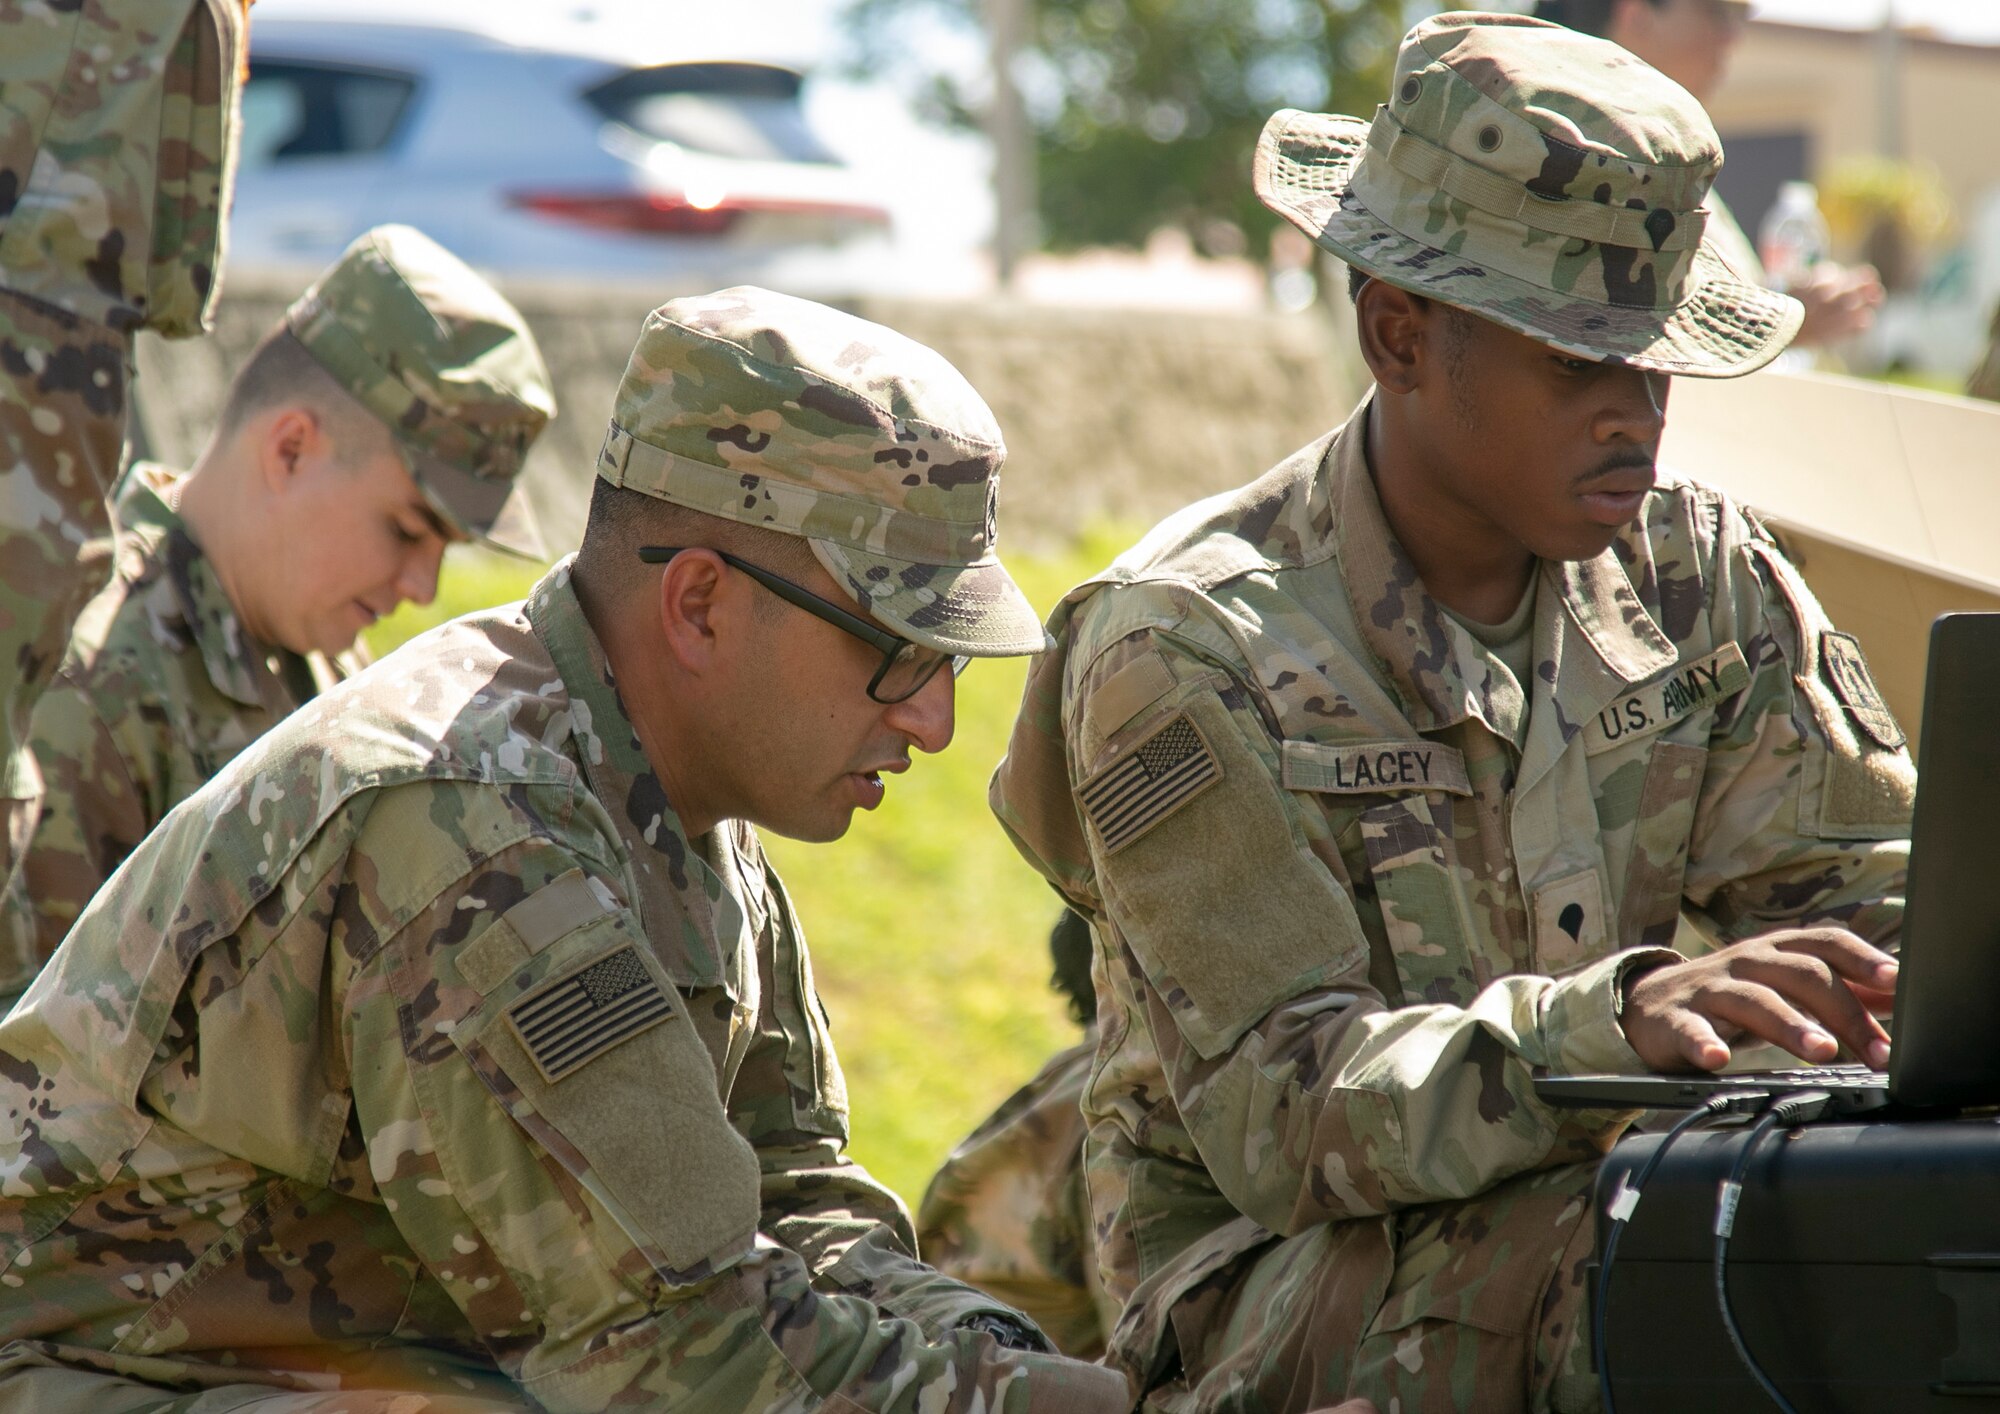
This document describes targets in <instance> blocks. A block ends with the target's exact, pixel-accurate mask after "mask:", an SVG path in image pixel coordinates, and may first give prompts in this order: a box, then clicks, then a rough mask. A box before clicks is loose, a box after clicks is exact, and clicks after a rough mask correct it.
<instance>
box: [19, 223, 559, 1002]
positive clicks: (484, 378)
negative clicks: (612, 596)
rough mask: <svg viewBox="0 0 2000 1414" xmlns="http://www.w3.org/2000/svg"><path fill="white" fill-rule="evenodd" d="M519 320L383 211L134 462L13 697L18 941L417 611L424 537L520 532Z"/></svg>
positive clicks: (427, 578)
mask: <svg viewBox="0 0 2000 1414" xmlns="http://www.w3.org/2000/svg"><path fill="white" fill-rule="evenodd" d="M554 411H555V401H554V395H553V392H552V391H551V385H550V378H549V371H548V369H547V367H546V366H544V364H543V362H542V356H541V353H540V351H539V350H538V349H537V348H536V346H535V340H534V336H533V335H532V334H530V333H529V331H528V326H527V324H526V322H525V321H523V320H522V318H521V316H520V314H519V313H518V312H517V311H516V310H515V309H514V307H513V306H512V305H511V304H509V303H508V302H507V301H506V299H504V298H503V297H502V296H501V294H500V293H499V291H497V290H495V289H494V288H493V287H492V286H491V285H489V284H488V283H487V282H486V281H485V280H483V279H481V278H480V277H479V276H478V275H477V274H475V273H473V271H472V270H471V269H469V268H468V267H467V266H465V265H464V264H463V263H461V262H460V261H459V260H458V258H457V257H455V256H453V255H452V254H450V253H449V252H448V251H446V250H444V249H443V248H442V247H441V246H439V245H437V244H436V243H435V242H434V241H432V240H431V239H430V238H429V237H428V236H425V235H423V234H422V233H421V232H418V231H414V230H412V229H410V228H409V227H407V226H381V227H377V228H376V229H375V230H372V231H369V232H367V233H366V234H365V235H363V236H361V237H360V238H359V239H358V240H356V241H355V242H354V244H353V245H352V246H350V247H349V248H348V250H347V252H346V253H345V254H343V255H342V256H341V257H340V259H339V260H338V261H336V262H335V263H334V264H333V265H332V266H331V267H330V268H329V269H328V270H327V271H326V272H325V273H324V274H323V275H322V276H321V277H320V278H319V280H318V281H317V282H316V283H314V285H313V286H312V287H311V288H310V289H308V290H307V291H306V292H305V294H303V295H302V296H300V298H299V299H298V300H297V302H296V303H294V304H293V305H292V307H291V308H290V309H289V310H288V311H287V312H286V314H285V317H284V319H283V320H282V322H281V323H280V324H279V325H278V327H276V328H274V329H273V330H271V331H270V333H269V334H267V335H266V336H265V338H264V340H263V341H262V342H261V343H260V344H259V345H258V346H257V348H256V350H255V351H254V352H253V353H252V354H251V355H250V357H249V359H248V361H247V362H246V363H245V364H244V366H243V367H242V368H241V369H240V370H239V371H238V372H237V375H236V377H235V378H234V379H233V380H232V382H231V384H230V390H229V395H228V398H227V400H226V401H225V403H224V405H223V410H222V414H221V418H220V421H219V423H218V425H217V426H216V428H215V431H214V434H213V435H212V436H211V438H210V439H209V442H208V445H207V446H206V447H205V448H204V449H203V450H202V453H201V455H200V457H199V458H198V459H197V461H196V462H195V465H194V469H193V470H192V471H191V472H188V473H185V474H184V473H181V472H179V471H175V470H173V469H170V468H167V467H164V466H159V465H156V464H152V463H140V464H138V465H136V466H134V467H133V468H132V469H131V471H130V472H129V473H128V474H127V476H126V479H125V481H124V482H123V483H122V484H121V486H120V489H119V493H118V497H117V505H116V511H117V517H118V525H119V532H120V533H119V541H118V550H117V568H116V572H115V574H114V576H113V578H112V582H111V583H110V584H109V585H108V586H106V588H105V589H104V590H103V591H102V592H100V593H99V594H98V596H97V597H96V598H95V599H94V600H93V601H92V602H91V604H90V606H89V607H88V608H87V609H86V610H85V611H84V613H83V615H82V617H81V619H80V620H79V622H78V625H77V628H76V630H75V632H74V633H73V634H72V636H71V638H70V642H69V646H68V649H67V651H66V652H65V654H64V656H63V663H62V668H61V671H60V672H59V673H58V675H57V678H56V681H55V683H54V685H53V686H51V687H50V688H49V690H48V691H47V692H46V693H45V694H44V695H43V697H42V700H41V702H40V703H39V704H38V706H37V707H36V710H35V713H34V716H33V719H32V725H31V729H30V745H31V748H32V749H33V751H34V753H35V760H36V763H37V765H38V766H39V767H40V770H41V773H42V779H43V784H44V798H43V803H42V811H41V818H40V823H39V825H38V827H37V829H36V831H35V835H34V839H33V841H32V843H31V844H30V846H29V849H28V854H27V858H26V862H25V864H24V865H23V867H22V869H21V871H20V874H19V875H18V876H17V885H18V887H20V888H21V889H23V890H24V892H25V899H24V900H23V902H24V904H25V906H26V907H27V908H29V909H31V910H32V911H33V913H34V915H35V918H36V920H37V927H38V932H39V938H38V947H37V955H36V956H35V957H33V958H31V959H25V960H23V962H24V964H25V965H23V966H21V967H20V968H18V969H17V970H16V971H15V972H13V973H12V974H11V975H5V976H0V1011H4V1010H5V1008H6V1005H7V1004H9V1003H11V1000H12V997H13V996H14V995H17V994H18V993H19V992H20V991H21V989H22V988H24V987H26V986H27V985H28V983H29V981H31V980H32V977H33V969H34V968H38V967H39V965H40V964H41V962H42V961H43V960H45V959H46V958H47V956H48V955H49V954H50V953H51V952H53V951H54V950H55V947H56V944H58V943H60V942H61V941H62V937H63V934H64V933H66V932H68V931H69V928H70V925H71V924H72V923H74V922H75V921H76V917H77V915H78V914H79V913H81V912H82V911H83V906H84V905H85V904H86V903H88V902H89V901H90V897H91V895H92V894H94V893H96V892H97V890H98V888H99V887H100V886H101V885H102V884H103V883H104V881H105V880H106V879H108V878H109V877H110V876H111V873H112V871H113V870H115V869H116V868H117V867H118V865H119V864H120V863H121V862H122V861H123V860H124V858H125V856H126V855H128V854H130V853H131V852H132V850H133V848H134V847H135V846H137V845H138V843H139V841H140V840H141V839H143V838H145V836H146V834H147V833H148V832H149V831H150V830H151V829H152V828H153V827H154V826H155V825H157V824H158V823H159V822H160V820H161V819H162V818H164V817H165V815H166V813H167V812H168V811H169V810H171V809H172V808H173V807H174V806H175V805H177V804H179V803H180V802H181V801H182V800H185V799H186V798H187V797H188V796H190V795H192V794H193V793H194V792H195V791H196V790H197V789H198V788H199V787H200V786H201V785H202V783H203V782H205V781H207V780H208V779H209V777H211V776H213V775H214V774H215V773H216V772H217V771H219V770H221V769H222V767H223V766H225V765H226V764H228V762H229V761H230V760H231V758H233V757H234V756H235V755H236V754H237V753H238V752H240V751H241V750H243V748H244V747H246V746H248V745H249V744H250V743H251V742H252V741H255V740H256V739H257V738H258V737H259V736H261V735H263V734H264V733H265V732H266V731H268V730H270V728H271V727H272V726H274V725H275V724H276V723H278V722H279V721H282V720H283V719H284V718H285V717H286V716H288V715H289V714H290V713H292V712H293V711H295V710H297V708H298V707H299V706H301V705H302V704H303V703H305V702H306V701H308V700H309V699H310V698H312V697H313V696H314V695H315V694H317V693H318V692H319V691H321V690H323V689H324V688H325V687H326V686H327V685H328V684H329V683H330V682H331V681H333V680H334V678H335V677H336V676H339V675H344V674H346V673H349V672H351V671H352V670H353V669H354V668H355V667H356V666H358V664H357V663H356V662H355V661H354V660H353V659H352V658H344V657H343V655H346V654H347V653H348V650H349V649H350V647H351V645H353V644H354V642H355V639H356V636H357V635H358V634H359V633H360V631H361V630H362V629H363V628H366V627H367V626H368V625H369V624H371V623H373V622H374V621H375V620H376V619H378V618H380V617H381V616H383V615H384V614H387V613H389V612H390V611H391V610H393V609H394V608H395V607H396V606H397V605H398V604H400V603H403V602H404V601H406V600H408V601H415V602H417V603H420V604H422V603H429V602H430V601H431V599H432V598H433V596H434V594H435V592H436V588H437V579H438V571H439V567H440V562H441V559H442V556H443V554H444V548H445V545H446V544H447V542H450V541H459V540H480V541H483V542H485V543H487V544H490V545H493V546H495V547H497V548H500V549H503V550H507V551H509V552H512V553H514V554H518V555H521V556H523V557H525V558H530V559H540V558H542V555H543V547H542V542H541V538H540V536H539V535H538V534H537V532H536V529H535V524H534V519H533V516H532V514H531V513H530V512H529V509H528V505H527V499H526V497H525V496H524V495H523V494H522V492H521V490H520V487H519V484H518V481H517V477H518V474H519V472H520V469H521V465H522V461H523V458H524V457H525V455H526V454H527V450H528V447H529V446H530V444H531V443H533V441H534V440H535V438H536V436H537V435H539V434H540V432H541V430H542V428H543V427H544V426H546V425H547V423H548V421H549V418H550V417H551V416H552V415H553V414H554Z"/></svg>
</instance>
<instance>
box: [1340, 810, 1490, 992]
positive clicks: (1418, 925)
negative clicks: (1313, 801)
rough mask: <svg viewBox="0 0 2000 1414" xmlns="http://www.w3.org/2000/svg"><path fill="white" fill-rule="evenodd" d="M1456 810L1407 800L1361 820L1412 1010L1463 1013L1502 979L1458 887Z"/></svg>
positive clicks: (1371, 876)
mask: <svg viewBox="0 0 2000 1414" xmlns="http://www.w3.org/2000/svg"><path fill="white" fill-rule="evenodd" d="M1450 818H1451V805H1450V802H1449V801H1448V800H1446V799H1445V798H1443V797H1438V796H1425V795H1404V796H1396V797H1394V798H1392V799H1389V800H1385V801H1383V802H1381V803H1380V804H1376V805H1371V806H1369V807H1368V808H1367V809H1365V810H1363V811H1362V812H1361V819H1360V828H1361V847H1362V851H1363V853H1364V854H1365V856H1366V857H1367V860H1368V875H1369V879H1370V881H1371V882H1372V883H1373V885H1374V890H1375V901H1376V905H1377V907H1378V908H1379V909H1380V910H1381V915H1382V934H1383V937H1384V939H1385V940H1386V941H1387V943H1388V945H1389V951H1390V954H1391V956H1393V957H1394V959H1395V962H1396V976H1397V978H1398V979H1399V980H1400V981H1401V983H1402V986H1403V1000H1404V1002H1405V1003H1408V1004H1422V1003H1439V1004H1449V1005H1457V1006H1463V1005H1465V1004H1466V1003H1467V1002H1469V1001H1471V1000H1472V998H1473V997H1474V996H1475V995H1477V993H1478V992H1479V989H1480V988H1482V987H1484V986H1485V985H1486V984H1487V983H1488V982H1490V981H1491V980H1492V979H1493V978H1494V977H1495V976H1497V975H1498V974H1499V973H1502V972H1506V971H1509V970H1511V969H1510V968H1509V967H1508V965H1507V960H1506V959H1504V958H1493V957H1488V956H1486V955H1485V953H1484V951H1483V950H1482V948H1481V946H1480V944H1479V940H1480V938H1481V937H1482V934H1481V933H1480V931H1479V930H1478V929H1476V928H1474V927H1473V926H1472V919H1471V916H1470V914H1469V912H1468V910H1467V905H1466V898H1465V893H1464V890H1462V889H1461V888H1460V887H1459V885H1458V880H1457V878H1456V873H1457V871H1456V868H1455V866H1454V862H1453V858H1452V850H1451V845H1450V837H1449V821H1450Z"/></svg>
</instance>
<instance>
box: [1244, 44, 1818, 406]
mask: <svg viewBox="0 0 2000 1414" xmlns="http://www.w3.org/2000/svg"><path fill="white" fill-rule="evenodd" d="M1548 29H1549V27H1547V26H1543V25H1541V24H1540V23H1539V22H1537V21H1531V20H1524V19H1511V22H1510V20H1509V19H1503V18H1499V17H1495V18H1493V19H1490V20H1487V21H1485V22H1482V23H1481V24H1478V25H1469V24H1451V23H1442V22H1441V23H1438V24H1435V25H1432V26H1429V27H1428V28H1427V29H1424V30H1421V31H1419V33H1420V35H1421V37H1417V35H1413V37H1412V38H1413V42H1410V43H1406V44H1405V45H1404V47H1403V50H1402V52H1401V53H1400V54H1399V55H1398V57H1397V63H1396V72H1395V78H1394V80H1393V82H1392V84H1391V87H1390V98H1389V102H1388V103H1386V104H1384V105H1382V107H1380V108H1378V109H1377V110H1376V113H1375V117H1374V120H1373V121H1372V122H1363V121H1362V120H1360V119H1358V118H1346V117H1341V116H1338V115H1335V114H1324V113H1301V112H1296V111H1287V112H1283V113H1279V114H1277V115H1276V116H1275V117H1273V118H1272V119H1271V121H1270V122H1269V123H1268V124H1267V125H1266V126H1265V128H1264V134H1263V136H1262V137H1261V138H1260V139H1259V140H1258V143H1257V160H1256V167H1255V170H1254V173H1253V176H1252V182H1253V184H1254V185H1255V187H1256V189H1257V195H1258V196H1259V197H1260V198H1261V199H1262V200H1263V201H1264V203H1265V204H1266V205H1267V206H1269V207H1270V208H1271V209H1272V210H1273V211H1276V212H1277V213H1278V214H1279V215H1280V216H1283V217H1284V218H1285V219H1286V220H1288V221H1290V222H1291V223H1292V224H1293V225H1295V226H1297V227H1298V228H1299V229H1300V230H1302V231H1304V232H1305V233H1306V234H1307V235H1308V236H1311V237H1312V238H1313V239H1314V240H1315V241H1317V242H1318V243H1319V244H1320V245H1321V246H1323V247H1324V248H1325V249H1327V250H1329V251H1331V252H1333V253H1334V254H1335V255H1337V256H1339V257H1340V258H1341V259H1342V260H1345V261H1347V262H1348V263H1349V264H1350V265H1351V266H1353V267H1354V268H1355V269H1357V270H1361V271H1363V272H1365V273H1366V274H1369V275H1372V276H1374V277H1376V278H1377V279H1382V280H1387V281H1388V282H1389V283H1391V284H1394V285H1401V286H1403V287H1404V288H1406V289H1410V290H1414V291H1416V292H1418V293H1420V294H1423V295H1427V296H1429V297H1432V298H1435V299H1439V300H1443V301H1444V302H1445V303H1447V304H1452V305H1456V306H1458V307H1459V308H1461V309H1465V310H1469V311H1471V312H1472V313H1474V314H1477V315H1479V316H1480V317H1481V318H1484V319H1489V320H1492V321H1493V322H1494V323H1496V324H1502V325H1505V326H1506V327H1507V328H1509V329H1514V330H1518V331H1519V332H1520V333H1523V334H1526V335H1527V336H1528V337H1530V338H1532V339H1537V340H1539V341H1541V342H1542V343H1545V344H1547V345H1549V346H1550V347H1552V348H1557V349H1562V350H1564V351H1565V352H1568V353H1574V354H1576V355H1577V356H1579V357H1581V358H1587V359H1591V360H1594V361H1606V362H1614V363H1622V364H1626V365H1628V366H1630V367H1633V368H1643V369H1651V370H1656V371H1658V372H1662V373H1672V374H1680V375H1683V376H1689V377H1709V378H1727V377H1733V376H1735V375H1737V374H1741V373H1749V372H1751V371H1753V370H1755V369H1758V368H1761V367H1763V366H1764V365H1765V364H1766V363H1768V362H1770V360H1771V359H1773V358H1775V357H1777V356H1778V354H1780V353H1781V352H1783V351H1784V348H1785V345H1786V344H1787V343H1788V342H1789V341H1790V339H1791V336H1792V335H1793V334H1794V333H1795V332H1796V331H1797V329H1798V326H1799V319H1800V317H1801V311H1800V309H1799V306H1798V303H1797V301H1795V300H1789V299H1786V298H1785V297H1784V296H1783V295H1780V294H1777V293H1775V292H1773V291H1770V290H1767V289H1764V288H1763V287H1762V286H1760V285H1756V284H1753V283H1751V282H1749V281H1748V280H1746V279H1745V278H1743V277H1742V276H1740V275H1738V274H1737V273H1736V272H1735V271H1734V270H1733V269H1732V268H1731V266H1730V265H1729V264H1728V262H1727V261H1726V260H1724V259H1723V258H1722V257H1721V256H1720V255H1719V254H1717V252H1716V248H1715V246H1714V244H1713V242H1712V241H1711V240H1709V239H1708V231H1707V228H1708V223H1709V213H1708V210H1707V208H1706V207H1705V205H1704V199H1705V198H1706V197H1707V196H1708V194H1709V189H1710V187H1711V186H1712V185H1713V184H1714V181H1715V174H1716V173H1717V172H1718V171H1719V170H1720V169H1721V167H1722V143H1721V140H1720V139H1719V138H1717V137H1716V135H1715V130H1714V128H1713V127H1712V126H1711V125H1710V123H1709V121H1708V117H1707V115H1706V114H1704V113H1703V112H1702V110H1701V106H1700V105H1699V104H1698V103H1695V102H1693V101H1692V100H1691V99H1690V98H1689V97H1688V95H1687V94H1686V93H1685V92H1684V91H1683V90H1681V89H1680V88H1679V87H1678V86H1677V85H1675V84H1673V83H1672V82H1671V81H1670V80H1667V79H1665V78H1664V77H1663V76H1661V75H1660V74H1659V73H1658V72H1657V71H1655V70H1654V69H1652V68H1651V67H1649V66H1648V65H1646V64H1644V63H1642V62H1641V61H1639V60H1637V59H1635V58H1633V57H1632V56H1631V55H1629V54H1627V53H1625V52H1624V51H1623V50H1621V49H1618V48H1616V47H1614V46H1609V45H1605V44H1602V43H1597V44H1592V43H1590V42H1589V41H1587V40H1585V39H1583V37H1582V36H1575V37H1570V36H1563V35H1560V34H1550V33H1548V32H1547V31H1548ZM1532 31H1541V33H1539V34H1538V35H1537V36H1536V38H1535V41H1534V42H1535V43H1536V45H1537V47H1539V48H1543V49H1548V50H1551V51H1554V50H1557V49H1569V50H1573V51H1575V53H1576V56H1577V57H1584V56H1587V57H1588V58H1589V60H1590V61H1592V62H1594V63H1595V65H1596V66H1597V67H1598V68H1599V70H1600V72H1601V73H1602V76H1603V78H1604V80H1605V83H1604V86H1603V87H1601V88H1598V89H1594V90H1590V91H1584V90H1583V89H1582V88H1581V86H1579V85H1571V84H1563V83H1562V78H1563V77H1564V76H1563V74H1562V72H1561V71H1560V70H1554V71H1552V72H1549V73H1542V72H1538V71H1534V70H1529V71H1527V72H1523V70H1522V69H1521V68H1520V67H1517V66H1508V65H1506V64H1505V63H1504V61H1503V60H1502V59H1501V58H1500V55H1501V54H1503V53H1505V51H1506V50H1507V49H1508V48H1509V47H1510V46H1511V45H1513V44H1515V43H1518V37H1519V36H1520V35H1522V34H1527V33H1531V32H1532ZM1565 57H1569V56H1565ZM1628 102H1629V104H1630V105H1631V106H1629V107H1628V106H1626V105H1627V103H1628Z"/></svg>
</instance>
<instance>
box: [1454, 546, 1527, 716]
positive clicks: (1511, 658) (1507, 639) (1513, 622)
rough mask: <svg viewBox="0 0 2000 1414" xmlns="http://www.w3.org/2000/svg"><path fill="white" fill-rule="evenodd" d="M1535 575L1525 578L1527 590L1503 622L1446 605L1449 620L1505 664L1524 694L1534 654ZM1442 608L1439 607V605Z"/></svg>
mask: <svg viewBox="0 0 2000 1414" xmlns="http://www.w3.org/2000/svg"><path fill="white" fill-rule="evenodd" d="M1540 579H1541V576H1540V575H1539V574H1536V575H1532V576H1530V577H1529V579H1528V589H1527V592H1526V593H1524V594H1523V595H1522V596H1521V602H1520V603H1519V604H1516V605H1515V606H1514V612H1513V613H1511V614H1509V615H1508V616H1507V619H1506V622H1504V623H1497V624H1483V623H1480V622H1479V621H1478V620H1476V619H1468V618H1467V617H1466V616H1465V615H1463V614H1460V613H1456V612H1454V611H1453V610H1451V609H1449V608H1446V609H1445V612H1446V613H1447V614H1450V615H1451V619H1452V622H1453V623H1455V624H1457V625H1458V626H1459V627H1460V628H1462V629H1464V630H1465V631H1466V632H1467V633H1469V634H1471V635H1472V636H1473V637H1474V638H1476V639H1478V640H1479V643H1480V646H1481V647H1483V648H1484V649H1485V650H1486V651H1487V652H1488V653H1491V654H1492V655H1493V656H1494V657H1496V658H1498V659H1499V660H1500V661H1501V662H1502V663H1505V664H1506V665H1507V671H1508V672H1510V673H1512V674H1513V675H1514V681H1515V682H1517V683H1519V684H1520V685H1521V691H1522V692H1523V693H1524V694H1525V693H1528V692H1530V691H1532V684H1531V683H1530V681H1529V678H1528V670H1529V668H1530V666H1532V664H1533V661H1534V653H1535V585H1536V584H1537V582H1539V581H1540ZM1440 607H1443V606H1440Z"/></svg>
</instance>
